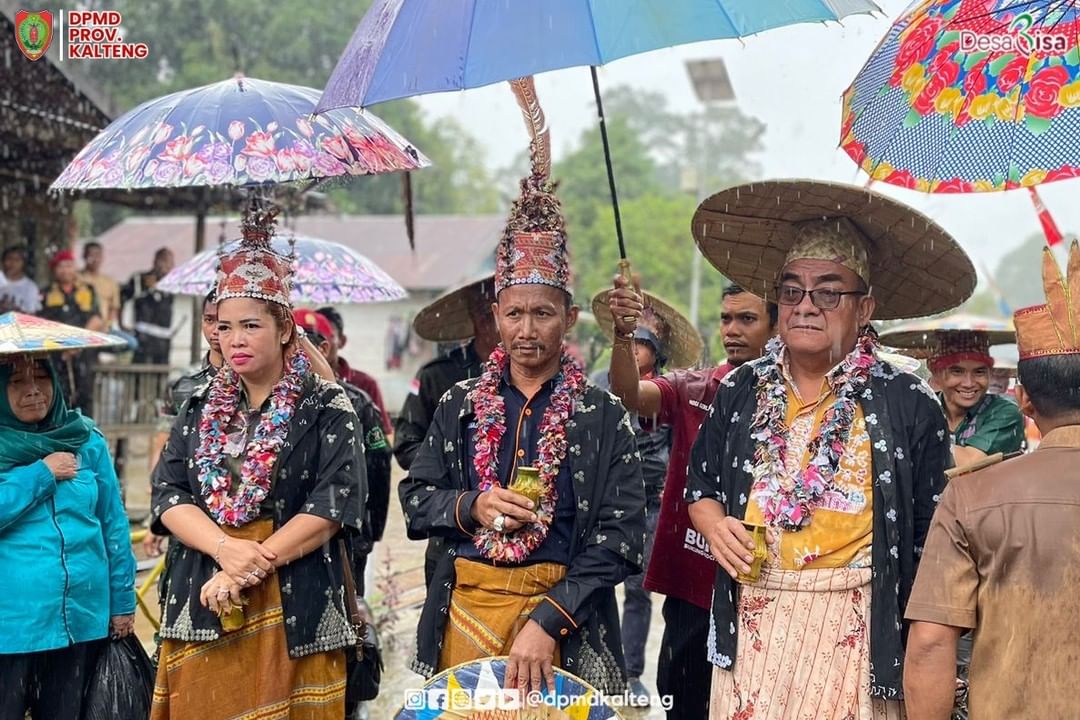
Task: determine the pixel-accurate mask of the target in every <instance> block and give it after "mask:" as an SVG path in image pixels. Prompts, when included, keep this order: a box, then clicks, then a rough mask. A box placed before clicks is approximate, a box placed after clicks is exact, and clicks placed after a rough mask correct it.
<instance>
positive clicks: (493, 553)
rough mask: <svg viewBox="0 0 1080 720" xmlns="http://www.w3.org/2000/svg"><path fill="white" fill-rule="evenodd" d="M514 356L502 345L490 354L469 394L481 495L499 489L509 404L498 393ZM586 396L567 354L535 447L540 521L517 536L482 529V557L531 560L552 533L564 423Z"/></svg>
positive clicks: (477, 541)
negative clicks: (529, 558) (532, 554)
mask: <svg viewBox="0 0 1080 720" xmlns="http://www.w3.org/2000/svg"><path fill="white" fill-rule="evenodd" d="M509 359H510V356H509V355H508V354H507V352H506V350H505V349H504V348H503V346H502V345H499V346H498V347H496V348H495V350H494V351H493V352H492V353H491V357H490V358H488V361H487V362H486V363H485V364H484V371H483V374H482V375H481V376H480V379H479V381H478V382H477V383H476V386H475V387H473V389H472V391H471V392H470V394H469V399H470V400H471V401H472V403H473V408H474V410H475V412H476V431H475V445H474V447H475V449H476V455H475V458H474V459H473V466H474V467H475V468H476V474H477V477H478V478H479V480H480V487H479V489H480V490H481V491H488V490H490V489H491V488H493V487H499V486H500V485H501V484H500V482H499V471H498V467H497V465H498V460H499V447H500V445H501V443H502V439H503V436H504V435H505V434H506V401H505V400H504V399H503V397H502V395H501V394H500V393H499V387H500V383H501V382H502V378H503V374H504V372H505V370H506V364H507V363H508V362H509ZM584 393H585V375H584V374H583V373H582V372H581V368H579V367H578V366H577V363H575V362H574V360H573V359H572V358H571V357H570V356H569V355H567V354H565V353H564V354H563V356H562V374H561V376H560V378H559V381H558V383H556V385H555V389H554V391H553V392H552V394H551V403H550V404H549V405H548V408H547V411H546V412H545V413H544V417H543V420H542V421H541V424H540V441H539V443H538V444H537V447H536V450H537V465H538V466H539V471H540V482H541V484H542V486H543V488H542V490H541V493H540V503H539V507H538V508H536V516H537V521H536V522H534V523H529V524H528V525H525V526H523V527H521V528H518V529H517V530H515V531H514V532H496V531H495V530H491V529H488V528H482V529H481V530H480V531H479V532H477V533H476V536H475V537H474V538H473V543H475V545H476V548H477V549H478V550H479V551H480V552H481V553H482V554H483V555H484V557H486V558H488V559H491V560H497V561H500V562H507V563H519V562H521V561H523V560H525V559H526V558H527V557H529V554H530V553H532V551H533V550H535V549H536V548H538V547H539V546H540V543H542V542H543V541H544V538H546V537H547V534H548V528H549V527H550V526H551V521H552V520H553V519H554V518H555V503H556V502H557V501H558V499H559V494H558V491H557V490H556V488H555V478H556V477H557V476H558V474H559V466H560V465H561V464H562V461H563V460H564V459H565V458H566V451H567V441H566V423H567V420H569V419H570V415H571V413H572V412H573V408H574V403H575V402H576V401H577V400H578V399H580V398H581V397H582V395H583V394H584Z"/></svg>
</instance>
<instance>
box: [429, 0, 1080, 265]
mask: <svg viewBox="0 0 1080 720" xmlns="http://www.w3.org/2000/svg"><path fill="white" fill-rule="evenodd" d="M878 4H879V5H880V6H881V7H882V8H883V9H884V10H885V12H886V13H887V14H888V17H882V16H876V17H869V16H859V17H852V18H848V19H846V20H845V21H844V22H843V24H842V25H837V24H835V23H833V24H829V25H827V26H826V25H799V26H794V27H788V28H781V29H778V30H772V31H769V32H767V33H763V34H761V35H758V36H756V37H752V38H747V39H746V40H744V41H743V42H741V43H740V42H739V41H737V40H724V41H716V42H708V43H698V44H695V45H687V46H683V47H679V48H673V49H665V50H657V51H655V52H652V53H648V54H645V55H638V56H633V57H629V58H625V59H622V60H618V61H615V62H613V63H611V64H610V65H607V66H605V67H604V68H603V69H602V70H601V75H600V82H601V87H602V88H603V87H605V86H606V87H613V86H615V85H629V86H632V87H640V88H642V89H643V90H652V91H658V92H662V93H664V94H665V95H667V97H668V100H669V103H670V105H671V107H672V108H673V109H676V110H687V111H689V110H692V109H694V107H695V106H696V105H697V100H696V98H695V96H694V92H693V89H692V88H691V85H690V81H689V78H688V76H687V74H686V69H685V66H684V63H685V61H686V60H688V59H692V58H713V57H722V58H723V59H724V61H725V62H726V64H727V67H728V72H729V74H730V75H731V79H732V83H733V85H734V88H735V93H736V95H737V97H738V102H739V106H740V108H741V109H742V111H743V112H745V113H747V114H749V115H754V116H756V117H758V118H759V119H760V120H761V121H763V122H764V123H765V124H766V126H767V128H768V130H767V132H766V135H765V151H764V152H763V153H761V155H760V156H759V157H758V162H759V164H760V165H761V167H762V168H763V170H764V177H767V178H772V177H806V178H816V179H823V180H833V181H839V182H848V183H856V184H863V183H865V181H866V176H865V175H863V174H862V173H860V172H858V170H857V168H856V166H855V163H854V162H852V161H851V159H850V158H848V156H847V155H846V154H845V153H844V152H843V151H841V150H839V149H838V148H837V144H838V141H839V133H840V96H841V94H842V93H843V91H844V90H845V89H846V88H847V86H848V85H849V84H850V83H851V80H852V79H853V78H854V77H855V75H856V74H857V73H858V71H859V69H860V68H861V67H862V64H863V62H864V61H865V60H866V58H867V57H868V56H869V55H870V53H871V52H872V51H873V49H874V47H875V46H876V45H877V43H878V41H879V40H880V39H881V37H882V36H883V35H884V34H885V33H886V31H887V30H888V28H889V26H890V24H891V22H892V20H893V19H894V18H896V17H897V16H899V14H900V13H901V12H902V11H903V10H904V9H905V7H906V6H907V4H908V2H907V0H878ZM537 92H538V94H539V95H540V100H541V102H542V103H543V106H544V110H545V112H546V113H547V116H548V122H549V125H550V126H551V128H552V141H553V143H554V147H555V154H556V159H558V157H559V154H560V152H565V151H566V149H567V147H568V145H570V144H571V143H573V142H575V141H576V139H577V138H578V136H579V135H580V133H581V131H582V130H583V129H585V128H587V127H595V125H596V114H595V113H596V111H595V106H594V105H593V102H592V88H591V85H590V80H589V71H588V69H587V68H573V69H570V70H562V71H558V72H552V73H546V74H543V75H540V76H538V78H537ZM417 99H418V101H419V102H420V104H421V106H422V107H423V108H424V109H425V110H426V111H428V112H429V113H432V114H434V115H448V116H454V117H456V118H457V119H458V120H459V121H460V122H462V123H463V124H464V125H465V126H466V127H467V128H469V129H470V131H471V132H472V134H473V135H474V136H476V137H477V138H479V139H481V141H482V143H483V145H484V147H485V151H486V155H485V162H486V163H487V164H488V165H489V166H491V167H492V168H500V167H504V166H506V165H508V164H509V163H510V162H511V161H512V160H513V158H514V156H515V155H516V154H517V153H519V152H520V151H521V150H523V149H524V148H525V146H526V144H527V139H526V135H525V129H524V125H523V123H522V120H521V115H520V113H519V111H518V109H517V106H516V104H515V103H514V101H513V96H512V95H511V93H510V90H509V88H508V87H507V86H506V85H505V84H500V85H495V86H490V87H485V88H477V89H473V90H467V91H464V92H456V93H444V94H441V95H429V96H426V97H421V98H417ZM599 161H600V159H599V158H598V162H599ZM1076 182H1077V181H1075V180H1074V181H1065V182H1058V183H1051V184H1049V185H1046V186H1043V187H1042V188H1040V194H1041V195H1042V197H1043V201H1044V202H1045V203H1046V205H1047V207H1048V208H1049V209H1050V211H1051V212H1052V213H1053V215H1054V217H1055V219H1056V220H1057V221H1058V225H1059V227H1060V228H1061V230H1062V231H1063V232H1064V233H1065V234H1066V235H1068V234H1070V233H1072V232H1075V230H1076V228H1077V226H1078V225H1080V203H1075V202H1072V203H1070V202H1069V199H1070V197H1069V194H1070V193H1073V197H1075V192H1076V189H1077V185H1076V184H1075V183H1076ZM717 189H719V188H717ZM875 189H877V190H883V191H885V192H888V193H889V194H890V195H894V196H895V197H897V198H898V199H901V200H903V201H905V202H907V203H910V204H912V205H914V206H915V207H917V208H919V209H920V210H922V211H923V212H925V213H927V214H928V215H930V216H931V217H933V218H934V219H935V220H937V221H938V222H939V223H941V224H942V225H943V226H944V227H945V228H946V229H947V230H949V231H950V232H952V233H953V234H954V235H955V236H956V237H957V239H958V240H959V241H960V242H961V244H962V245H963V246H964V248H965V249H966V250H967V251H968V253H969V254H970V255H971V256H972V257H973V259H975V260H976V266H978V265H979V261H982V262H984V263H986V264H987V265H988V266H989V267H990V268H991V269H993V268H995V267H996V265H997V261H998V260H999V259H1000V258H1001V256H1002V255H1003V254H1004V253H1005V252H1007V251H1008V250H1010V249H1011V248H1012V247H1014V246H1015V245H1017V244H1019V243H1020V242H1021V241H1022V240H1023V238H1025V237H1027V236H1028V235H1030V234H1032V233H1036V232H1040V227H1039V223H1038V219H1037V218H1036V216H1035V212H1034V210H1033V208H1032V206H1031V201H1030V199H1029V197H1028V194H1027V193H1026V192H1021V191H1013V192H1009V193H992V194H985V195H964V196H957V195H947V196H929V195H926V194H924V193H918V192H913V191H910V190H903V189H897V188H891V187H889V186H886V185H883V184H882V183H877V184H875ZM687 222H688V223H689V218H687Z"/></svg>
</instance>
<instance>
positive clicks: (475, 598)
mask: <svg viewBox="0 0 1080 720" xmlns="http://www.w3.org/2000/svg"><path fill="white" fill-rule="evenodd" d="M454 572H455V574H456V575H457V580H456V582H455V583H454V591H453V593H452V594H451V596H450V620H449V622H448V623H447V624H446V630H445V632H444V633H443V646H442V652H440V653H439V668H438V669H439V670H440V671H441V670H445V669H447V668H451V667H454V666H455V665H460V664H461V663H464V662H470V661H472V660H479V659H481V658H486V657H493V656H496V655H509V654H510V647H511V646H512V645H513V644H514V639H515V638H516V637H517V634H518V632H519V631H520V630H521V628H522V627H524V626H525V623H526V622H528V620H529V615H530V614H531V613H532V611H533V610H534V609H536V606H537V605H539V604H540V603H541V602H545V600H544V598H545V594H546V593H547V591H548V590H550V589H551V588H552V587H554V586H555V585H556V583H558V582H559V581H561V580H562V579H563V577H565V576H566V566H565V565H560V564H558V563H537V564H535V565H526V566H522V567H493V566H491V565H487V564H485V563H480V562H474V561H472V560H466V559H465V558H457V559H456V560H454ZM547 602H550V601H547ZM559 609H560V610H562V608H559ZM563 612H565V611H563ZM552 665H554V666H555V667H558V666H559V648H558V645H556V647H555V658H554V660H553V661H552Z"/></svg>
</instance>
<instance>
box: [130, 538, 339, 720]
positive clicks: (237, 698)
mask: <svg viewBox="0 0 1080 720" xmlns="http://www.w3.org/2000/svg"><path fill="white" fill-rule="evenodd" d="M222 532H225V533H227V534H228V535H229V536H230V537H236V538H243V539H245V540H255V541H259V542H261V541H262V540H265V539H266V538H268V537H269V536H270V535H271V533H272V532H273V523H272V521H271V520H259V521H257V522H254V523H251V524H249V525H245V526H244V527H242V528H230V527H222ZM244 597H245V598H246V599H247V601H248V604H247V605H245V606H244V626H243V627H242V628H240V629H239V630H235V631H233V632H229V633H225V634H223V635H222V636H221V637H220V638H219V639H217V640H212V641H210V642H184V641H180V640H163V641H162V644H161V660H160V664H159V666H158V673H157V678H156V681H155V683H154V701H153V707H152V709H151V713H150V720H200V719H204V720H210V718H214V719H215V720H278V719H279V718H281V719H284V718H289V720H341V718H342V717H344V716H345V652H344V651H343V650H334V651H331V652H323V653H317V654H314V655H307V656H305V657H302V658H298V659H295V660H294V659H292V658H290V657H289V649H288V644H287V641H286V638H285V626H284V617H283V612H282V608H281V589H280V586H279V585H278V579H277V577H276V576H271V577H270V579H269V580H268V581H264V582H262V583H260V584H259V585H257V586H256V587H254V588H251V589H249V590H245V591H244Z"/></svg>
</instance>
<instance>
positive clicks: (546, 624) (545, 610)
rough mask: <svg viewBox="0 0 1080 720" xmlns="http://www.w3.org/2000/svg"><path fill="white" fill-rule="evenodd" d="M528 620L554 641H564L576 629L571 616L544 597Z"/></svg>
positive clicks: (557, 604) (560, 606)
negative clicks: (533, 622) (532, 621)
mask: <svg viewBox="0 0 1080 720" xmlns="http://www.w3.org/2000/svg"><path fill="white" fill-rule="evenodd" d="M529 619H530V620H534V621H535V622H536V623H537V624H538V625H539V626H540V627H542V628H543V629H544V632H546V633H547V634H548V635H550V636H551V637H553V638H555V639H556V640H565V639H566V638H567V636H569V635H570V633H572V632H574V631H576V630H577V629H578V624H577V623H576V622H574V618H573V616H572V615H570V613H568V612H566V610H565V609H564V608H563V607H562V605H559V603H557V602H555V601H554V600H552V599H551V598H550V597H546V596H545V597H544V600H543V602H541V603H540V604H539V605H537V606H536V609H535V610H533V611H532V613H531V614H530V615H529Z"/></svg>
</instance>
